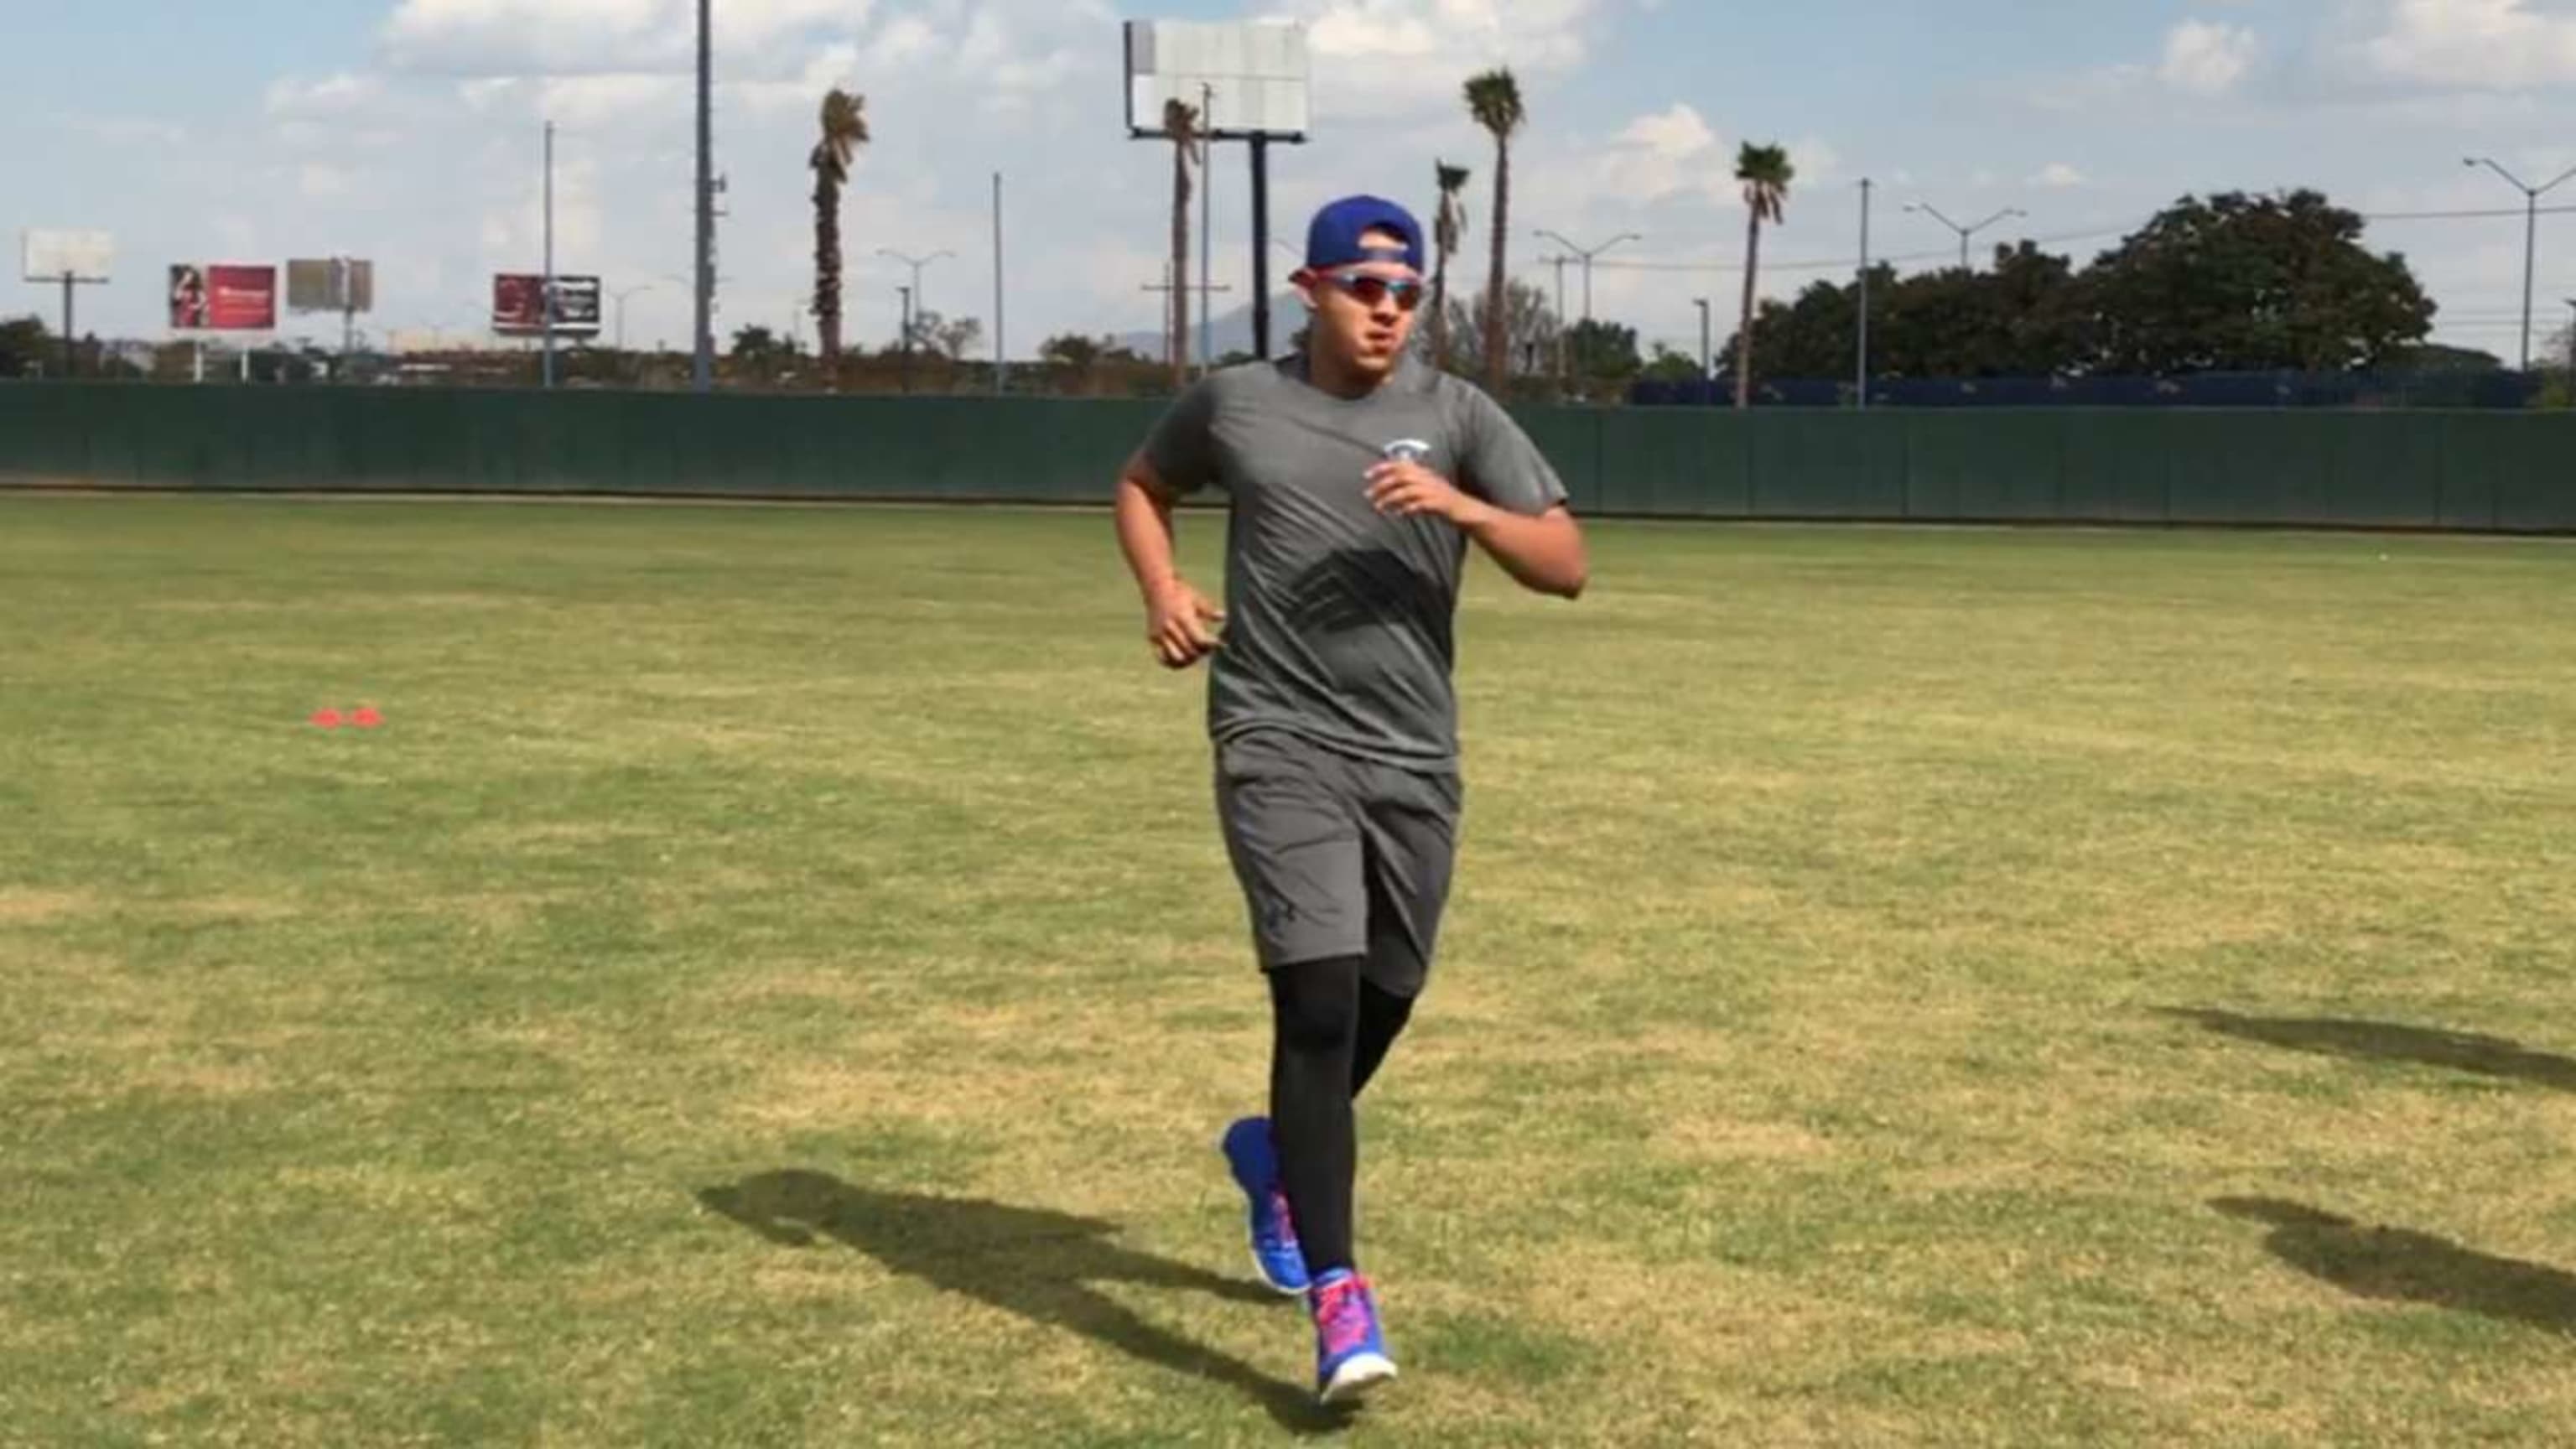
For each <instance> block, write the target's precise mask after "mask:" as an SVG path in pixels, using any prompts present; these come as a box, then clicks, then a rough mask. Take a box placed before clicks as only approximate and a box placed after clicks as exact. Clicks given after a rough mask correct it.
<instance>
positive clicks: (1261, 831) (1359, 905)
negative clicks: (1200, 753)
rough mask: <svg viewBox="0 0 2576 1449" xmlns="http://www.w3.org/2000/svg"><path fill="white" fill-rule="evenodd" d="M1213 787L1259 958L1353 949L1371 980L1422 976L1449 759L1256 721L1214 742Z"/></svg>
mask: <svg viewBox="0 0 2576 1449" xmlns="http://www.w3.org/2000/svg"><path fill="white" fill-rule="evenodd" d="M1216 798H1217V818H1218V820H1219V822H1220V823H1221V824H1222V825H1223V827H1224V830H1225V848H1226V854H1227V855H1228V856H1230V857H1232V858H1233V861H1234V874H1235V879H1237V880H1238V881H1240V882H1242V884H1243V898H1244V904H1245V907H1246V908H1247V911H1248V913H1249V915H1250V917H1251V921H1252V938H1253V944H1254V946H1255V947H1256V948H1257V949H1258V950H1259V952H1260V955H1261V965H1262V968H1263V969H1264V970H1276V969H1277V968H1279V967H1282V966H1294V965H1297V964H1299V963H1301V962H1306V961H1324V960H1331V959H1334V958H1337V957H1345V956H1360V957H1365V958H1366V959H1367V962H1368V966H1367V974H1368V979H1369V980H1370V981H1371V982H1373V983H1374V984H1376V985H1377V986H1378V987H1379V988H1380V989H1381V990H1384V991H1389V992H1393V993H1394V994H1396V995H1398V996H1407V997H1410V996H1412V995H1414V994H1416V993H1417V992H1419V991H1420V990H1421V989H1422V983H1423V980H1424V978H1425V977H1426V976H1427V975H1428V973H1429V972H1430V969H1431V956H1432V949H1433V947H1434V945H1435V944H1436V943H1437V942H1438V939H1439V935H1440V912H1441V909H1442V907H1444V906H1446V905H1447V904H1448V901H1449V876H1450V869H1451V867H1452V865H1453V864H1454V863H1455V861H1456V859H1457V851H1458V817H1459V811H1460V807H1461V805H1462V804H1463V800H1464V795H1463V791H1462V788H1461V783H1460V780H1459V778H1458V776H1457V775H1456V774H1455V773H1454V772H1452V773H1447V774H1436V775H1435V774H1425V773H1421V772H1418V771H1414V770H1404V769H1398V768H1396V767H1395V766H1393V765H1381V764H1376V763H1373V762H1371V761H1367V760H1361V759H1356V758H1353V757H1351V756H1348V755H1342V754H1336V753H1334V752H1333V751H1331V750H1327V749H1325V748H1323V747H1322V746H1320V745H1315V744H1310V743H1308V742H1307V741H1305V740H1303V739H1300V738H1298V737H1297V736H1295V735H1293V734H1289V733H1287V732H1286V731H1284V730H1262V731H1257V732H1254V733H1249V734H1243V735H1237V736H1235V737H1233V738H1231V739H1228V740H1225V741H1222V742H1221V743H1219V744H1218V745H1217V748H1216Z"/></svg>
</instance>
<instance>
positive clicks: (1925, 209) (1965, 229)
mask: <svg viewBox="0 0 2576 1449" xmlns="http://www.w3.org/2000/svg"><path fill="white" fill-rule="evenodd" d="M1905 209H1906V210H1907V211H1908V212H1917V211H1919V212H1921V213H1923V214H1924V215H1925V216H1928V217H1930V218H1932V219H1933V220H1934V221H1937V222H1939V223H1941V224H1942V225H1943V226H1946V227H1948V228H1949V229H1950V230H1952V231H1955V232H1957V233H1958V234H1959V270H1960V271H1963V272H1965V271H1969V270H1972V268H1971V267H1970V266H1969V264H1968V238H1970V237H1972V236H1975V235H1976V234H1977V233H1979V232H1981V231H1984V230H1985V229H1986V228H1987V227H1990V226H1993V225H1994V224H1995V223H1996V222H1999V221H2001V220H2003V219H2004V218H2005V217H2008V216H2019V217H2027V216H2029V215H2030V213H2029V212H2027V211H2024V210H2022V209H2021V208H2020V207H2018V206H2007V207H2005V208H2004V209H2003V210H2001V211H1998V212H1996V213H1995V214H1994V215H1992V216H1990V217H1987V218H1986V219H1985V220H1984V221H1981V222H1978V223H1977V224H1976V225H1974V226H1961V225H1959V224H1958V223H1957V222H1955V221H1952V220H1951V219H1950V218H1948V217H1946V216H1943V215H1942V214H1941V211H1940V208H1938V207H1936V206H1932V205H1930V204H1929V203H1925V202H1911V203H1908V204H1907V206H1906V208H1905Z"/></svg>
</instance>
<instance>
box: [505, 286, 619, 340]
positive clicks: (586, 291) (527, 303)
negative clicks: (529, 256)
mask: <svg viewBox="0 0 2576 1449" xmlns="http://www.w3.org/2000/svg"><path fill="white" fill-rule="evenodd" d="M545 289H546V279H545V278H544V277H543V276H541V275H539V274H537V273H535V272H502V273H499V274H498V275H496V276H494V277H493V278H492V330H493V331H495V332H498V333H501V334H502V335H503V336H507V337H534V336H536V335H538V334H539V333H542V332H544V331H545V330H546V322H545V312H544V311H543V310H542V303H541V302H540V301H539V298H540V297H542V296H543V294H544V292H545ZM555 335H556V336H558V337H596V336H598V335H599V278H597V277H567V276H561V275H558V276H557V277H556V278H555Z"/></svg>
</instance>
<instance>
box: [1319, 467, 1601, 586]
mask: <svg viewBox="0 0 2576 1449" xmlns="http://www.w3.org/2000/svg"><path fill="white" fill-rule="evenodd" d="M1368 482H1369V489H1368V497H1369V502H1371V503H1373V504H1375V505H1377V508H1378V511H1379V512H1381V513H1391V514H1395V515H1397V516H1399V517H1406V516H1411V515H1414V514H1420V513H1431V514H1437V515H1439V516H1440V517H1442V518H1445V519H1447V520H1449V521H1450V522H1451V523H1452V524H1455V525H1456V526H1457V528H1458V531H1459V532H1460V533H1463V534H1465V535H1467V536H1468V537H1469V538H1472V539H1474V540H1475V541H1476V543H1477V545H1478V546H1479V547H1481V548H1483V549H1484V551H1485V553H1486V555H1487V556H1488V557H1490V558H1492V559H1493V561H1494V562H1496V563H1498V564H1500V565H1502V568H1503V572H1505V573H1507V574H1510V575H1511V576H1512V577H1513V578H1514V579H1515V580H1517V581H1518V582H1519V583H1520V585H1521V587H1523V588H1526V589H1531V590H1535V591H1536V592H1538V593H1542V594H1554V595H1556V596H1557V597H1559V598H1564V599H1571V598H1575V597H1578V596H1579V595H1581V594H1582V592H1583V585H1584V582H1585V581H1586V580H1587V579H1588V578H1589V577H1590V574H1591V567H1590V564H1589V561H1588V560H1587V559H1586V557H1585V553H1584V547H1583V529H1582V527H1581V526H1580V525H1579V524H1577V523H1576V522H1575V521H1574V515H1573V513H1571V512H1570V511H1568V510H1567V508H1566V506H1565V505H1564V504H1563V503H1561V502H1559V503H1552V504H1550V505H1548V507H1547V509H1546V511H1545V512H1542V513H1535V514H1532V513H1515V512H1513V511H1512V510H1511V509H1509V508H1505V507H1503V506H1502V505H1501V504H1499V503H1492V502H1488V501H1486V500H1485V499H1482V498H1478V497H1475V496H1474V495H1472V494H1470V493H1468V492H1467V491H1466V490H1464V489H1462V488H1460V487H1459V486H1458V485H1456V484H1455V483H1452V482H1450V481H1449V480H1448V479H1446V478H1443V477H1441V476H1440V475H1439V474H1437V473H1434V472H1432V471H1431V470H1430V469H1428V468H1425V467H1423V466H1422V465H1421V464H1419V463H1410V462H1398V463H1380V464H1378V465H1377V466H1376V467H1374V468H1371V469H1370V470H1369V474H1368Z"/></svg>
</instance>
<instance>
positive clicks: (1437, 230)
mask: <svg viewBox="0 0 2576 1449" xmlns="http://www.w3.org/2000/svg"><path fill="white" fill-rule="evenodd" d="M1432 164H1433V166H1434V167H1435V168H1437V170H1438V173H1439V181H1440V212H1439V215H1438V216H1436V217H1435V218H1434V219H1433V220H1432V223H1431V239H1432V244H1433V246H1434V247H1435V248H1436V249H1437V251H1438V252H1439V257H1440V260H1439V262H1438V264H1437V265H1435V266H1434V267H1433V269H1432V272H1431V360H1432V362H1433V364H1434V365H1436V366H1438V367H1440V368H1443V369H1446V368H1447V367H1448V366H1449V254H1450V253H1452V252H1454V251H1456V250H1458V242H1459V240H1460V239H1461V238H1462V237H1464V236H1465V235H1466V231H1467V206H1466V203H1465V202H1463V201H1461V200H1459V196H1458V193H1460V192H1461V191H1464V190H1466V188H1467V168H1466V167H1464V166H1452V165H1450V164H1449V163H1448V162H1446V161H1435V162H1433V163H1432Z"/></svg>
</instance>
